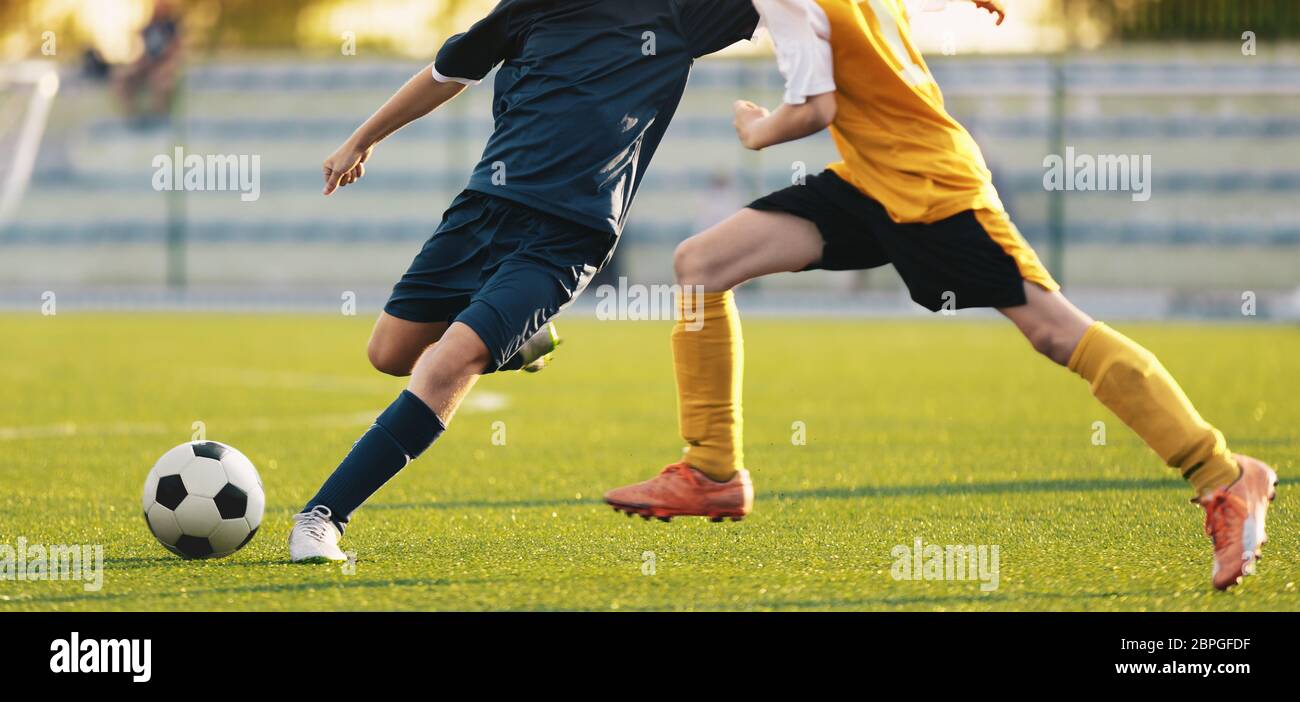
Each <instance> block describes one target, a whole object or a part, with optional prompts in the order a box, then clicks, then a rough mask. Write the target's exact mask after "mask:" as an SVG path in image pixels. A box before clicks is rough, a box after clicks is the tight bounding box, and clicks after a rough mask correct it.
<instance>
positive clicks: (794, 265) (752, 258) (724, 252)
mask: <svg viewBox="0 0 1300 702" xmlns="http://www.w3.org/2000/svg"><path fill="white" fill-rule="evenodd" d="M824 245H825V242H824V240H823V239H822V235H821V232H820V231H818V229H817V225H815V224H813V223H812V222H810V221H808V220H806V219H803V218H802V217H796V216H794V215H791V214H786V213H784V212H764V211H759V210H752V209H748V208H746V209H743V210H741V211H739V212H737V213H736V214H734V215H732V216H730V217H728V218H727V219H725V220H723V221H722V222H719V223H718V224H716V225H714V226H712V227H710V228H708V229H706V230H704V231H703V232H700V233H699V234H696V235H695V236H693V237H691V238H689V239H687V240H686V241H683V242H682V243H681V244H680V245H678V247H677V251H676V253H675V254H674V256H673V266H674V268H675V269H676V272H677V282H678V283H680V284H682V285H703V286H704V289H705V290H708V291H724V290H730V289H731V288H734V287H735V286H737V285H740V284H741V283H743V282H745V281H747V280H753V279H754V278H758V277H761V276H764V275H769V274H771V273H784V272H791V271H801V270H803V269H805V268H807V267H808V266H810V265H812V264H814V263H817V262H818V261H820V260H821V258H822V248H823V247H824Z"/></svg>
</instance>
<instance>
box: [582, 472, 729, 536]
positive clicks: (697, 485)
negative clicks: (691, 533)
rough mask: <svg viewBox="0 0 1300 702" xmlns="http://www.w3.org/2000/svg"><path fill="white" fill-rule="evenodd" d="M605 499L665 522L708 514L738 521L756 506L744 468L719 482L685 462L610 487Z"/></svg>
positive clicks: (717, 519)
mask: <svg viewBox="0 0 1300 702" xmlns="http://www.w3.org/2000/svg"><path fill="white" fill-rule="evenodd" d="M605 502H606V503H608V504H609V505H610V506H611V507H613V508H614V509H615V511H619V512H626V513H627V516H629V517H630V516H632V515H633V514H639V515H641V517H642V518H643V519H649V518H651V517H656V518H658V519H659V520H660V521H665V522H666V521H668V520H670V519H672V518H673V517H708V518H709V519H710V520H711V521H715V522H720V521H722V520H723V519H725V518H728V517H729V518H731V521H733V522H736V521H740V520H741V518H743V517H744V516H745V515H747V514H749V510H750V509H751V508H752V507H753V506H754V486H753V484H752V483H750V482H749V471H747V470H745V469H743V468H742V469H740V470H738V471H736V474H735V475H734V476H732V477H731V480H728V481H726V482H724V483H720V482H718V481H716V480H712V479H710V478H709V477H708V476H707V475H705V474H703V473H701V472H700V471H698V470H696V469H694V468H692V467H690V466H689V465H687V464H686V463H674V464H672V465H670V466H668V467H667V468H664V469H663V471H661V472H660V473H659V475H656V476H655V477H653V478H651V479H649V480H646V481H644V482H640V483H636V484H635V485H628V486H626V487H621V488H617V489H614V490H610V491H609V492H607V493H605Z"/></svg>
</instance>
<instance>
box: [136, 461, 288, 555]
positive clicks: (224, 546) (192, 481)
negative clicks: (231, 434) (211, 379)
mask: <svg viewBox="0 0 1300 702" xmlns="http://www.w3.org/2000/svg"><path fill="white" fill-rule="evenodd" d="M265 507H266V494H265V493H264V492H262V478H261V476H259V475H258V474H257V469H256V468H254V467H253V463H252V462H251V461H249V460H248V458H247V457H246V456H244V454H242V453H240V452H239V451H238V450H236V449H235V448H234V447H233V446H227V445H226V444H223V443H220V442H217V441H191V442H189V443H187V444H181V445H180V446H177V447H176V448H174V449H172V450H170V451H168V452H167V453H164V454H163V455H162V458H159V459H158V462H157V463H155V464H154V466H153V469H151V470H150V471H149V476H148V477H146V478H145V479H144V520H145V521H146V522H148V524H149V531H152V532H153V535H154V536H155V537H156V538H157V539H158V543H161V544H162V545H163V546H165V547H167V550H168V551H171V552H172V553H174V554H176V555H178V556H180V557H182V558H222V557H224V556H229V555H230V554H232V553H234V552H235V551H238V550H239V549H241V548H243V547H244V545H245V544H247V543H248V542H249V541H252V540H253V535H254V534H256V533H257V528H258V527H259V526H261V524H262V510H263V509H264V508H265Z"/></svg>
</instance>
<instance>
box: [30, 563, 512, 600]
mask: <svg viewBox="0 0 1300 702" xmlns="http://www.w3.org/2000/svg"><path fill="white" fill-rule="evenodd" d="M276 563H277V564H284V562H283V561H276ZM241 565H247V562H243V563H241ZM295 567H301V568H302V569H303V570H304V571H307V570H310V569H311V568H312V567H313V566H295ZM485 582H487V581H485V580H482V579H466V580H452V579H451V578H397V579H394V580H358V579H355V578H352V577H344V578H339V579H336V580H329V581H326V580H304V581H300V582H292V583H265V584H260V585H234V586H229V587H211V588H198V589H189V588H187V589H186V590H185V595H186V596H187V597H198V596H203V595H251V594H258V593H275V594H287V593H294V592H304V591H311V590H334V589H338V590H353V589H357V588H387V587H445V586H447V585H452V584H457V585H478V584H483V583H485ZM159 595H160V593H158V592H153V591H148V592H144V591H133V592H97V593H85V594H81V595H48V596H44V597H21V598H19V597H15V598H12V599H10V600H9V601H8V602H6V603H5V604H20V605H28V604H58V603H65V602H112V601H120V600H127V599H131V598H145V599H157V598H158V597H159ZM166 596H167V597H168V598H171V599H172V600H173V604H175V602H174V600H176V599H178V598H177V597H176V595H175V594H173V593H167V594H166Z"/></svg>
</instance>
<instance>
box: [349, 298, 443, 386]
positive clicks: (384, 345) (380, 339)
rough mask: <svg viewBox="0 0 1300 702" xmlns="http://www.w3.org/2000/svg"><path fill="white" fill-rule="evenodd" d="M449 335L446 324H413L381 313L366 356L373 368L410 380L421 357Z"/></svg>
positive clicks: (372, 332)
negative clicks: (445, 334) (406, 377)
mask: <svg viewBox="0 0 1300 702" xmlns="http://www.w3.org/2000/svg"><path fill="white" fill-rule="evenodd" d="M446 331H447V322H411V321H407V320H405V319H401V318H399V317H394V316H393V315H391V314H388V313H387V312H380V313H379V319H377V320H375V328H374V330H373V331H371V332H370V343H369V345H368V346H367V348H366V353H367V355H368V356H369V357H370V364H371V365H373V366H374V367H375V368H376V369H378V370H379V371H381V372H384V373H387V374H389V375H396V376H407V375H410V374H411V369H413V368H414V367H415V362H416V361H417V360H419V358H420V354H422V353H424V350H425V349H427V348H429V347H430V346H432V345H433V344H434V343H437V341H438V340H439V339H441V338H442V335H443V334H444V333H445V332H446Z"/></svg>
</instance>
